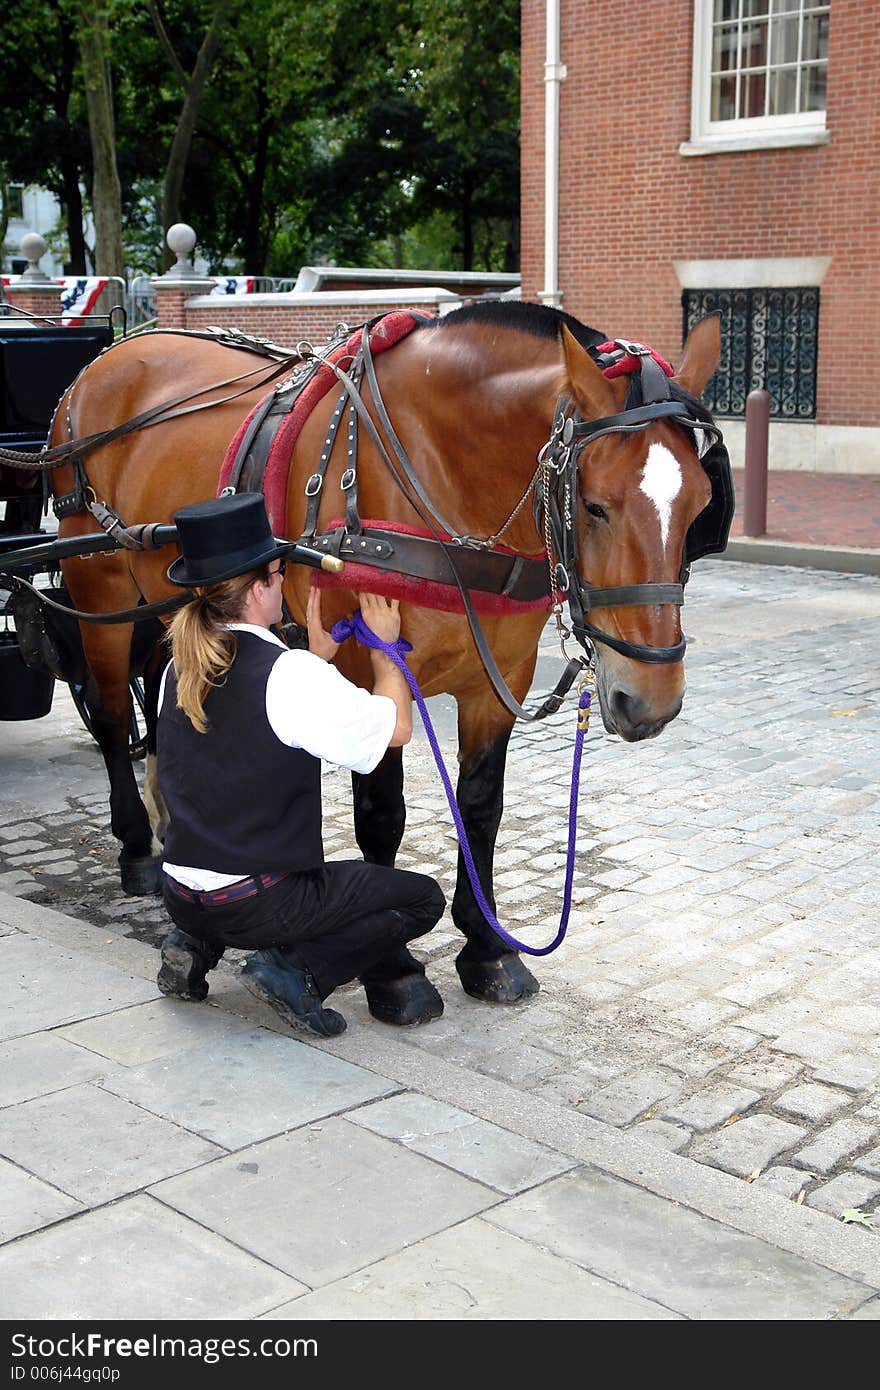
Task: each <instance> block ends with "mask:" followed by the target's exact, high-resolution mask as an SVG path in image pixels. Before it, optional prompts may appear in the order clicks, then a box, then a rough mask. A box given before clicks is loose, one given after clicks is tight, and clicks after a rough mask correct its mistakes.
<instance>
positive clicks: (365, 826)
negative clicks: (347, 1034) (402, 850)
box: [351, 748, 443, 1024]
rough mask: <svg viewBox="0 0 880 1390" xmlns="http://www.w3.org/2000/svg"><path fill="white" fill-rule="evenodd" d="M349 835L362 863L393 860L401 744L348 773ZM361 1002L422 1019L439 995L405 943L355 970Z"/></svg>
mask: <svg viewBox="0 0 880 1390" xmlns="http://www.w3.org/2000/svg"><path fill="white" fill-rule="evenodd" d="M351 785H352V795H353V799H354V833H355V839H356V840H357V842H358V846H359V848H360V850H361V853H362V854H363V856H364V859H365V861H366V862H367V863H368V864H385V865H387V867H388V868H392V867H393V866H394V860H395V857H396V855H397V851H398V849H399V847H400V842H401V840H402V839H403V830H404V826H405V824H406V805H405V803H404V799H403V749H402V748H389V749H388V752H387V753H386V754H385V756H384V758H383V759H382V761H381V762H380V763H379V765H378V767H376V768H375V769H374V770H373V772H370V773H367V774H363V773H360V772H353V773H352V774H351ZM361 982H362V984H363V986H364V989H365V991H366V995H367V1003H368V1005H369V1008H370V1013H372V1014H373V1015H374V1016H375V1017H376V1018H380V1019H381V1020H382V1022H383V1023H396V1024H414V1023H427V1022H429V1021H430V1020H431V1019H432V1018H439V1017H440V1015H441V1014H442V1012H443V1000H442V999H441V998H440V995H439V994H438V992H437V990H436V989H435V988H434V986H433V985H432V984H431V982H430V980H429V979H427V978H426V976H425V967H424V966H423V965H422V963H421V961H418V960H416V958H415V956H414V955H412V953H411V952H410V951H409V950H408V949H407V947H406V946H398V947H397V948H396V949H395V950H394V951H391V952H389V954H388V955H387V956H383V958H382V959H381V960H380V961H377V962H376V963H375V964H374V965H372V966H371V967H370V970H369V971H368V972H367V973H366V974H365V975H362V976H361Z"/></svg>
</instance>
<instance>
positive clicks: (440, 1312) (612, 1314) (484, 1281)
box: [262, 1217, 679, 1322]
mask: <svg viewBox="0 0 880 1390" xmlns="http://www.w3.org/2000/svg"><path fill="white" fill-rule="evenodd" d="M678 1316H679V1315H678V1314H676V1313H674V1312H672V1311H670V1310H669V1309H668V1308H664V1307H663V1306H662V1305H661V1304H660V1303H657V1302H654V1301H652V1300H650V1299H646V1298H641V1297H640V1296H639V1295H638V1294H634V1293H631V1292H630V1291H629V1290H627V1289H623V1288H620V1287H619V1286H618V1285H616V1284H614V1283H611V1282H610V1281H608V1280H606V1279H601V1278H599V1277H598V1276H597V1275H595V1274H592V1273H591V1272H590V1271H589V1270H585V1269H581V1268H579V1267H578V1266H577V1265H575V1264H572V1263H570V1262H569V1261H568V1260H564V1259H560V1258H559V1257H558V1256H557V1255H553V1254H551V1253H550V1252H549V1251H547V1250H542V1249H540V1248H539V1247H536V1246H535V1245H533V1244H532V1243H531V1242H530V1241H524V1240H520V1239H519V1238H518V1237H517V1236H514V1235H511V1234H510V1233H509V1232H507V1231H502V1230H499V1229H495V1228H493V1227H492V1226H490V1225H488V1223H487V1222H485V1221H484V1220H483V1219H482V1218H481V1217H475V1218H474V1219H473V1220H470V1221H464V1222H462V1224H461V1225H459V1226H456V1227H455V1228H454V1229H453V1230H449V1231H441V1232H440V1233H439V1234H438V1235H435V1236H431V1237H429V1238H428V1239H427V1240H422V1241H420V1242H419V1244H418V1245H416V1246H413V1247H411V1248H410V1249H408V1250H403V1251H401V1252H400V1253H399V1254H396V1255H391V1256H389V1257H388V1258H387V1259H384V1260H380V1261H378V1262H377V1263H376V1264H374V1265H372V1266H371V1267H370V1268H369V1269H365V1270H362V1271H360V1272H359V1273H358V1274H353V1275H351V1276H350V1277H349V1278H347V1279H342V1280H339V1281H338V1282H337V1283H335V1284H331V1285H328V1286H327V1287H326V1288H323V1289H318V1290H317V1291H316V1292H315V1293H310V1294H306V1295H305V1296H304V1297H303V1298H299V1299H297V1300H296V1301H295V1302H293V1303H288V1304H285V1305H284V1307H282V1308H276V1309H275V1310H274V1311H273V1312H271V1313H265V1314H263V1319H262V1320H263V1321H271V1322H278V1321H287V1320H290V1321H296V1320H297V1319H299V1318H302V1319H304V1320H305V1321H308V1320H310V1319H312V1318H314V1319H316V1320H318V1321H322V1320H336V1319H345V1320H347V1321H348V1320H350V1321H358V1320H360V1321H366V1320H376V1321H378V1320H381V1321H383V1322H385V1321H398V1322H400V1321H410V1322H416V1321H425V1320H431V1321H456V1322H458V1321H462V1322H463V1321H488V1320H492V1321H496V1320H497V1321H505V1320H506V1321H510V1320H513V1319H516V1320H527V1321H558V1320H563V1319H565V1320H578V1321H581V1320H582V1321H591V1322H592V1321H608V1322H617V1321H636V1320H638V1321H640V1322H649V1321H663V1320H669V1319H675V1318H677V1317H678Z"/></svg>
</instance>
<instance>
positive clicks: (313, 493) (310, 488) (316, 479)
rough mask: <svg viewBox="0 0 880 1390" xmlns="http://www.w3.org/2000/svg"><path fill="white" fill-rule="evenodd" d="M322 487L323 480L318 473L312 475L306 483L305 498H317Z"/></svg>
mask: <svg viewBox="0 0 880 1390" xmlns="http://www.w3.org/2000/svg"><path fill="white" fill-rule="evenodd" d="M323 486H324V479H323V478H322V477H321V475H320V473H313V474H312V476H311V477H310V478H309V479H308V481H307V482H306V488H305V492H306V497H317V495H318V493H319V492H320V491H321V488H322V487H323Z"/></svg>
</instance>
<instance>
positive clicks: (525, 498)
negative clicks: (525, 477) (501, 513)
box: [483, 459, 544, 545]
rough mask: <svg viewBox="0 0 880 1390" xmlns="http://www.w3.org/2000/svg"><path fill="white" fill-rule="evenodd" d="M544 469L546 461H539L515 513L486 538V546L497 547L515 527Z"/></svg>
mask: <svg viewBox="0 0 880 1390" xmlns="http://www.w3.org/2000/svg"><path fill="white" fill-rule="evenodd" d="M543 467H544V461H543V459H541V460H539V462H538V466H537V468H536V469H535V471H534V473H533V474H532V476H531V478H530V480H529V484H528V487H527V488H526V490H525V492H524V493H523V495H522V497H521V498H520V499H519V501H518V502H517V504H516V506H515V507H514V509H513V511H512V512H511V513H510V516H509V517H508V518H507V520H506V521H505V523H504V525H503V526H500V527H499V528H498V530H497V531H495V532H494V533H493V534H492V535H491V536H487V537H486V539H485V541H484V542H483V544H484V545H495V544H496V543H497V542H498V541H499V540H500V539H501V537H502V536H503V535H504V532H505V531H506V530H507V529H508V528H509V527H510V526H512V525H513V523H514V521H515V520H516V518H517V517H518V516H519V514H520V512H521V511H522V509H523V507H524V506H525V504H526V502H527V501H528V500H529V497H530V496H531V492H532V489H533V488H534V486H535V483H536V482H537V481H538V478H539V477H540V476H541V470H542V468H543Z"/></svg>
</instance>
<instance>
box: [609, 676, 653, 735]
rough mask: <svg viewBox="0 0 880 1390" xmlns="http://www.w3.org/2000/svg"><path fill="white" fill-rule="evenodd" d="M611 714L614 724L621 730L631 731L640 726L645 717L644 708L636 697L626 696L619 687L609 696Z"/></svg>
mask: <svg viewBox="0 0 880 1390" xmlns="http://www.w3.org/2000/svg"><path fill="white" fill-rule="evenodd" d="M611 713H612V714H613V716H614V722H615V724H618V725H619V726H621V727H623V728H629V729H633V728H636V727H637V726H638V725H639V724H641V722H642V720H643V718H644V715H645V706H644V704H643V703H642V701H641V699H640V698H639V697H638V696H637V695H628V694H627V692H626V691H625V690H622V689H621V688H620V686H618V687H617V689H616V690H615V691H614V693H613V694H612V696H611Z"/></svg>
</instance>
